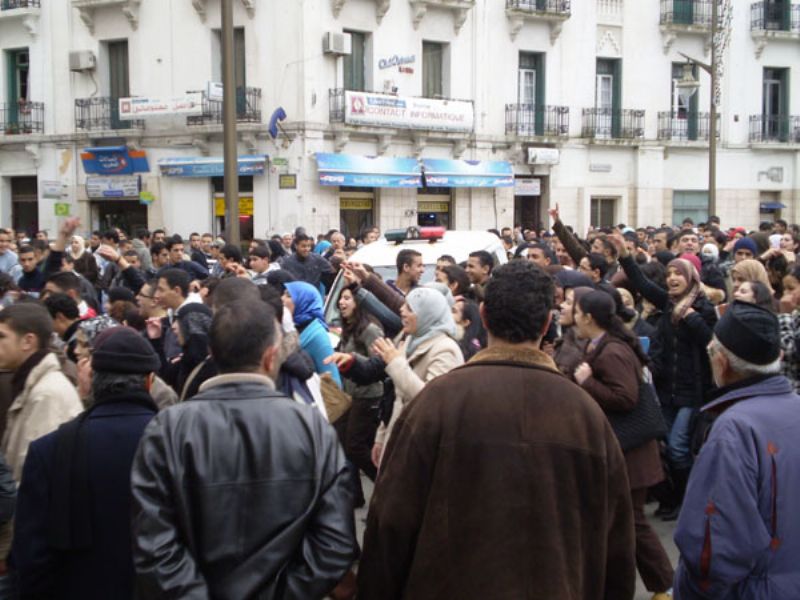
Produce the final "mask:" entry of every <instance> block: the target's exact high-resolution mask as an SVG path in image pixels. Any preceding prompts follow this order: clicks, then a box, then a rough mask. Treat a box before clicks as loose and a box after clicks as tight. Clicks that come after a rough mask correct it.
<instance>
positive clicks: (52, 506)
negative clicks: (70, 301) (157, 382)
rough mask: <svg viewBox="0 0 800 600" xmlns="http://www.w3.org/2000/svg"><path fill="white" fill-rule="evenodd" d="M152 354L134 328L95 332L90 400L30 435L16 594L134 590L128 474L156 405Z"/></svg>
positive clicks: (99, 595) (115, 594)
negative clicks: (51, 427)
mask: <svg viewBox="0 0 800 600" xmlns="http://www.w3.org/2000/svg"><path fill="white" fill-rule="evenodd" d="M158 368H159V360H158V356H157V355H156V353H155V352H154V351H153V349H152V348H151V347H150V344H149V343H148V342H147V340H145V339H143V338H142V337H141V336H140V335H139V334H138V333H137V332H136V331H135V330H133V329H129V328H127V327H113V328H110V329H107V330H105V331H104V332H102V333H101V334H100V335H99V336H98V337H97V339H96V340H95V345H94V352H93V354H92V395H93V398H94V404H93V405H92V406H91V407H90V408H89V409H88V410H87V411H85V412H84V413H82V414H81V415H79V416H78V417H76V418H75V419H73V420H72V421H68V422H67V423H65V424H64V425H62V426H61V427H60V428H59V429H58V430H57V431H55V432H53V433H51V434H49V435H46V436H44V437H42V438H40V439H38V440H36V441H34V442H32V443H31V445H30V449H29V451H28V456H27V458H26V460H25V466H24V468H23V472H22V485H21V486H20V489H19V498H18V502H17V514H16V526H15V532H14V543H13V546H12V555H13V557H14V563H15V565H16V568H17V572H18V576H19V589H20V596H21V597H22V598H65V599H67V598H81V599H84V600H85V599H94V598H96V599H98V600H100V599H107V598H132V597H133V595H134V570H133V559H132V557H131V547H132V543H131V534H130V515H131V492H130V473H131V465H132V463H133V456H134V454H135V452H136V448H137V446H138V444H139V439H140V438H141V436H142V432H143V431H144V428H145V426H146V425H147V423H148V422H149V421H150V419H151V418H152V417H153V415H155V414H156V411H157V408H156V405H155V404H154V402H153V399H152V398H151V396H150V393H149V390H150V386H151V385H152V382H153V373H154V371H157V370H158Z"/></svg>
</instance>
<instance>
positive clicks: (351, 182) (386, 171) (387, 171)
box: [317, 152, 422, 188]
mask: <svg viewBox="0 0 800 600" xmlns="http://www.w3.org/2000/svg"><path fill="white" fill-rule="evenodd" d="M317 169H318V170H319V182H320V184H321V185H344V186H349V187H371V188H372V187H377V188H419V187H422V171H421V170H420V168H419V161H418V160H417V159H416V158H389V157H384V156H358V155H355V154H331V153H326V152H317Z"/></svg>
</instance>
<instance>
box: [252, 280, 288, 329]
mask: <svg viewBox="0 0 800 600" xmlns="http://www.w3.org/2000/svg"><path fill="white" fill-rule="evenodd" d="M258 292H259V293H260V294H261V300H262V302H266V303H267V304H269V305H270V306H271V307H272V310H274V311H275V318H276V319H278V321H279V322H280V321H283V299H282V298H281V296H282V294H281V292H280V291H279V290H278V288H276V287H275V286H272V285H260V286H258Z"/></svg>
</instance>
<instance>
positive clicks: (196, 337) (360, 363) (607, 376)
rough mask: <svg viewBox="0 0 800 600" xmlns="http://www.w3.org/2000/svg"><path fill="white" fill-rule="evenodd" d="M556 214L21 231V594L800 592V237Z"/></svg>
mask: <svg viewBox="0 0 800 600" xmlns="http://www.w3.org/2000/svg"><path fill="white" fill-rule="evenodd" d="M550 217H551V221H552V222H551V227H550V228H549V229H540V230H538V231H537V230H528V229H522V228H520V227H517V228H505V229H502V230H500V231H497V230H491V231H493V233H495V234H496V235H497V236H498V239H499V240H500V241H501V242H502V245H503V246H504V248H505V251H506V253H507V259H508V260H507V262H505V263H504V264H502V265H500V264H496V261H495V258H494V256H493V255H492V254H490V253H489V252H486V251H484V250H475V251H474V252H471V253H469V256H468V257H467V258H466V260H464V261H463V262H459V261H457V260H456V259H455V258H453V257H452V256H448V255H442V256H440V257H439V259H438V261H437V262H436V265H427V266H426V265H425V264H424V262H423V257H422V254H421V253H420V252H419V251H417V250H416V249H415V244H414V243H408V244H403V245H402V247H401V248H400V249H399V251H398V252H397V259H396V269H397V274H396V277H395V278H394V279H387V280H384V279H383V278H382V277H381V276H380V275H379V273H378V272H376V270H375V269H373V267H372V266H371V265H368V264H363V263H361V262H359V261H357V260H355V259H354V258H355V257H354V256H353V253H354V252H355V251H356V250H357V249H358V248H359V247H361V246H363V245H366V244H370V243H374V242H375V241H376V240H377V239H379V237H380V232H379V231H378V230H377V229H370V230H368V231H365V232H364V234H363V235H362V236H361V238H360V240H358V241H356V240H348V239H347V238H346V237H345V236H344V235H343V234H342V233H340V232H338V231H329V232H328V233H327V234H324V235H319V236H317V237H314V236H311V235H309V234H308V233H307V232H306V231H305V230H304V229H303V228H300V227H298V228H297V230H296V231H295V232H294V233H288V234H284V235H274V236H272V237H271V238H270V239H263V240H262V239H254V240H249V241H248V242H247V243H246V244H244V245H242V246H239V245H234V244H230V243H226V242H225V240H224V239H222V238H218V237H215V236H213V235H211V234H202V235H201V234H198V233H191V234H190V235H189V236H188V239H187V241H186V242H185V241H184V239H183V237H181V236H180V235H178V234H173V235H168V233H167V232H166V231H164V230H156V231H153V232H150V231H147V230H139V231H136V232H135V236H134V238H133V239H131V238H129V237H128V235H127V232H123V231H121V230H119V229H109V230H107V231H103V232H99V231H97V232H93V233H92V234H91V236H87V237H88V239H89V241H88V243H87V242H86V241H85V239H84V238H83V237H81V236H80V235H78V234H77V232H78V230H79V228H80V222H79V221H78V220H77V219H74V218H70V219H66V220H65V221H64V222H63V223H62V224H61V225H60V228H59V230H58V232H57V233H56V235H55V236H53V239H50V238H51V236H50V235H49V234H48V232H46V231H42V232H37V233H36V234H35V236H33V237H34V239H29V238H28V233H27V232H14V231H12V230H8V229H0V433H1V434H2V444H1V445H0V450H2V455H1V456H0V524H2V528H0V559H2V560H1V561H0V600H2V599H5V598H71V599H72V598H98V599H101V598H102V599H108V598H127V597H132V596H135V597H140V598H211V597H213V598H225V599H231V600H233V599H237V600H238V599H243V598H275V599H281V598H297V599H312V598H323V597H326V596H329V597H331V598H334V599H336V600H343V599H351V598H355V597H357V598H359V599H366V600H371V599H374V600H390V599H393V598H398V599H399V598H409V599H413V600H419V599H422V600H424V599H451V598H464V599H467V598H476V599H478V598H480V599H487V598H498V599H500V598H548V599H551V598H552V599H588V598H598V599H600V598H614V599H617V598H619V599H631V598H633V596H634V593H635V589H636V572H637V571H638V573H639V576H640V578H641V581H642V582H643V584H644V586H645V587H646V589H647V590H648V591H649V592H650V593H651V594H652V597H653V599H654V600H668V599H669V598H682V599H693V598H698V599H699V598H708V599H712V598H713V599H726V598H751V599H757V598H758V599H765V598H780V599H788V598H800V569H798V568H797V566H796V565H797V560H798V559H800V519H799V518H798V517H797V516H796V515H795V512H796V511H794V510H792V509H791V506H792V504H793V501H792V500H791V498H792V497H793V494H794V492H796V491H797V492H800V481H798V478H797V473H800V441H798V436H797V435H796V432H798V431H800V396H798V395H797V391H798V390H800V364H798V363H799V361H800V347H799V346H798V344H800V263H798V260H797V256H798V251H799V250H800V228H798V227H797V226H791V227H790V226H789V225H788V224H787V223H786V222H784V221H780V220H778V221H776V222H774V223H763V224H762V225H761V226H760V227H759V230H758V231H750V232H748V231H746V230H745V229H743V228H729V229H725V228H723V227H721V225H720V221H719V219H717V218H716V217H711V218H710V219H709V220H708V222H707V223H699V224H695V223H693V222H692V221H691V220H689V219H687V220H686V221H684V223H682V224H681V226H680V227H670V226H666V225H662V226H661V227H643V228H638V229H634V228H630V227H626V226H625V225H624V224H620V225H618V226H616V227H613V228H602V229H594V228H592V229H591V230H590V231H589V232H588V233H587V234H586V235H585V236H580V235H578V234H577V233H576V232H575V231H574V230H573V229H572V228H571V227H570V226H568V225H566V224H564V223H563V222H562V220H561V218H560V213H559V210H558V206H556V207H554V208H553V209H551V210H550ZM421 243H427V242H421ZM245 249H246V250H245ZM426 270H431V271H434V272H433V273H427V274H426ZM429 280H430V281H429ZM335 282H338V283H337V284H336V285H335V284H334V283H335ZM326 301H327V303H328V305H329V306H330V305H333V306H335V307H336V309H337V310H336V311H335V313H336V318H335V319H332V318H330V317H328V318H326V314H327V315H331V314H333V313H332V312H331V311H330V310H327V311H326V308H325V307H326ZM362 476H363V477H366V478H368V479H370V480H372V481H374V482H375V489H374V492H373V494H372V497H371V500H370V503H369V507H368V512H367V519H366V530H365V534H364V539H363V544H359V542H358V540H357V536H356V527H355V521H354V511H355V510H356V509H357V508H360V507H362V506H365V504H366V502H367V500H368V499H367V498H365V494H364V490H363V489H362ZM650 502H657V503H658V507H657V508H656V509H655V512H654V514H653V515H652V516H648V515H647V514H646V506H647V504H648V503H650ZM654 518H660V519H662V520H664V521H676V520H677V525H676V529H675V542H676V545H677V547H678V549H679V551H680V560H679V562H678V564H672V563H671V561H670V558H669V556H668V554H667V552H666V551H665V549H664V547H663V546H662V544H661V542H660V540H659V537H658V535H656V533H655V531H654V530H653V528H652V527H651V524H650V522H651V520H652V519H654Z"/></svg>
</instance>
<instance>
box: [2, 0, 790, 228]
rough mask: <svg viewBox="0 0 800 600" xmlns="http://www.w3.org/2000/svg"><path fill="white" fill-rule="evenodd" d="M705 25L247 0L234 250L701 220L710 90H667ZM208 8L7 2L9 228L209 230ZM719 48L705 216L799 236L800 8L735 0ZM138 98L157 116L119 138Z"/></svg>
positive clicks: (114, 0) (491, 6) (212, 11)
mask: <svg viewBox="0 0 800 600" xmlns="http://www.w3.org/2000/svg"><path fill="white" fill-rule="evenodd" d="M710 11H711V5H710V0H624V1H623V0H572V1H571V2H570V1H569V0H291V1H290V2H278V1H277V0H237V1H236V5H235V24H236V27H237V32H236V47H237V53H236V54H237V75H236V76H237V110H238V112H239V116H240V124H239V141H240V144H239V154H240V155H241V156H246V157H248V158H246V159H242V160H241V162H240V169H241V173H242V177H241V179H240V187H241V192H240V194H241V196H242V202H241V203H240V208H241V211H242V215H243V216H242V217H241V220H242V226H243V237H247V236H248V231H253V232H255V235H256V236H263V235H265V234H266V233H272V232H276V231H277V232H280V231H284V230H290V229H293V228H294V227H295V226H297V225H305V226H306V227H307V228H308V229H309V231H313V232H320V231H325V230H328V229H330V228H339V227H340V226H342V227H344V228H345V229H346V230H347V233H349V234H351V235H355V234H356V233H357V232H358V230H360V229H361V228H363V227H364V226H366V225H369V224H376V225H378V226H379V227H380V228H382V229H386V228H390V227H400V226H407V225H411V224H417V223H421V224H426V223H440V224H445V225H447V226H449V227H455V228H459V229H470V228H475V229H485V228H488V227H502V226H507V225H512V224H514V223H519V224H522V225H524V226H528V227H530V226H536V225H537V224H539V223H540V222H543V223H546V222H547V214H546V209H547V207H548V206H550V205H553V204H555V203H558V204H559V205H560V207H561V211H562V214H563V217H564V219H565V221H567V222H569V223H574V224H575V225H576V226H577V227H578V228H579V229H581V230H583V229H585V228H586V227H587V226H589V225H590V224H595V225H607V224H611V223H618V222H625V223H627V224H630V225H644V224H655V225H658V224H660V223H662V222H667V223H677V222H680V221H681V220H682V219H683V218H684V217H685V216H691V217H693V218H695V220H696V221H697V220H703V219H705V218H706V217H707V216H708V200H707V199H708V195H707V185H708V184H707V181H708V179H707V177H708V175H707V173H708V152H709V148H708V126H709V118H708V112H707V110H708V106H709V103H710V90H709V79H708V76H707V75H706V74H705V73H704V72H703V71H700V73H698V74H697V75H698V77H697V78H698V79H699V80H700V82H701V87H700V91H699V93H698V94H696V95H695V96H694V97H693V99H692V100H691V101H690V102H689V103H688V104H687V105H684V104H683V103H682V101H681V100H680V99H679V97H678V94H677V92H676V89H675V81H676V79H679V78H680V77H681V76H682V64H683V63H684V62H685V61H684V59H683V57H682V56H681V54H680V53H685V54H687V55H690V56H692V57H693V58H696V59H698V60H700V61H705V62H708V61H710V52H709V49H710V39H709V37H710V36H709V33H710V27H709V23H710ZM219 12H220V5H219V0H0V50H2V66H1V67H0V69H2V72H3V76H2V77H0V222H2V223H3V224H4V225H13V226H15V227H16V228H23V229H24V228H29V229H33V228H36V227H38V228H44V229H50V230H53V229H54V228H55V227H56V225H57V219H58V217H57V216H56V215H57V214H61V215H63V214H72V215H78V216H81V217H82V219H83V220H84V222H85V223H87V224H91V227H92V228H104V227H106V226H108V225H120V226H122V227H123V228H126V229H129V230H132V229H133V228H135V227H137V226H140V225H147V226H149V227H150V228H151V229H154V228H157V227H159V226H166V227H167V228H168V229H169V230H170V231H177V232H179V233H182V234H187V233H189V232H190V231H198V232H203V231H221V228H222V227H223V226H224V217H222V216H220V215H221V214H222V211H223V209H224V202H217V201H216V198H217V197H220V196H221V192H222V187H221V185H222V184H221V178H220V177H218V175H220V174H221V156H222V127H221V124H220V122H221V102H218V101H216V100H214V99H213V98H214V95H213V94H214V88H213V86H209V82H218V81H220V80H221V75H220V66H219V65H220V62H221V61H220V55H221V51H220V41H219V28H220V17H219ZM731 31H732V33H731V39H730V44H729V46H728V48H727V50H726V52H725V54H724V61H725V65H726V76H725V78H724V80H723V84H722V90H721V91H722V96H721V98H722V100H721V106H720V117H719V129H720V141H719V144H718V157H717V171H718V176H717V190H718V191H717V213H718V214H719V215H720V217H721V218H722V222H723V224H724V225H733V224H736V225H745V226H749V227H754V226H756V225H757V223H758V222H759V221H760V220H763V219H765V218H776V217H777V216H778V215H780V216H782V217H783V218H786V219H787V220H789V221H790V222H791V221H796V220H800V152H798V150H799V149H800V116H798V115H800V77H798V72H800V5H798V4H794V5H791V4H790V3H789V2H788V1H787V0H763V1H760V2H754V3H751V2H739V1H734V2H733V17H732V23H731ZM341 33H349V34H350V35H349V37H347V36H345V37H342V36H337V35H335V34H341ZM329 34H333V35H329ZM346 46H349V54H345V53H344V52H346V51H347V50H348V48H346ZM345 89H347V90H348V91H344V90H345ZM364 90H373V91H375V92H379V93H377V94H374V93H373V94H369V93H363V91H364ZM192 91H197V92H200V93H202V101H201V102H200V104H199V106H200V108H191V106H190V105H191V102H189V103H188V104H187V102H186V100H197V98H198V96H197V95H192V94H189V95H188V96H187V93H189V92H192ZM128 97H139V98H140V99H139V100H138V102H137V103H136V104H135V106H137V107H142V106H144V107H145V109H146V110H148V111H150V112H149V113H148V114H146V116H142V115H140V116H139V120H138V121H136V120H128V119H127V118H124V115H120V113H119V109H120V106H121V103H120V102H119V99H120V98H128ZM421 97H427V98H429V99H427V100H426V99H423V98H421ZM175 99H182V100H184V102H182V103H181V102H174V101H173V100H175ZM450 99H460V100H450ZM122 104H123V105H124V106H122V108H123V110H126V109H128V108H129V107H130V106H132V105H130V104H128V103H125V102H123V103H122ZM279 107H280V108H282V109H283V111H284V112H285V115H286V118H285V119H284V120H282V121H281V122H280V126H281V127H280V130H279V131H278V136H277V138H276V139H274V140H273V138H272V137H271V136H270V135H269V133H268V128H269V122H270V119H271V116H272V115H273V114H274V113H275V111H276V110H277V109H278V108H279ZM187 111H188V113H191V114H187ZM331 154H339V155H340V156H338V157H337V156H330V155H331ZM374 156H378V157H380V158H379V159H367V158H365V157H374ZM87 158H88V159H89V160H84V159H87ZM393 159H405V160H393ZM435 159H439V161H438V162H437V161H436V160H435ZM144 161H146V164H144ZM466 161H470V162H466ZM477 161H479V162H477ZM92 167H95V168H97V167H99V168H100V170H101V173H99V174H98V173H91V172H90V173H89V174H87V172H86V169H87V168H88V169H89V171H92ZM103 170H105V173H104V172H102V171H103ZM131 170H134V171H135V172H133V173H130V174H124V173H125V172H126V171H131ZM343 170H345V171H347V170H349V172H346V173H345V172H343ZM108 172H110V173H111V174H106V173H108ZM120 173H123V174H120ZM512 177H513V181H512ZM365 186H368V187H365ZM495 186H496V187H495ZM141 192H144V194H143V195H142V196H141V197H140V194H141ZM143 202H144V203H143ZM87 227H88V226H87Z"/></svg>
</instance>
